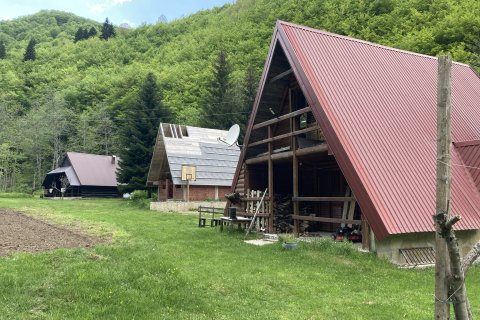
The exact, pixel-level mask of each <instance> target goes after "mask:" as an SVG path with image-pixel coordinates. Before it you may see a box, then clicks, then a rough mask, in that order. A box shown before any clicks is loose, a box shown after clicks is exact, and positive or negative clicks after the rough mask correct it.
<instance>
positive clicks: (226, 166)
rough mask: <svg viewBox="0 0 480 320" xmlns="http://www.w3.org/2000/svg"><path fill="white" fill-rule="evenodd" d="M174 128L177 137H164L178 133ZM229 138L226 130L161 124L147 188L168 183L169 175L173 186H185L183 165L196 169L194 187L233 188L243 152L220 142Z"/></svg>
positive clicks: (192, 182) (192, 183) (236, 147)
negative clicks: (221, 138) (166, 179)
mask: <svg viewBox="0 0 480 320" xmlns="http://www.w3.org/2000/svg"><path fill="white" fill-rule="evenodd" d="M173 126H175V127H176V133H177V134H173V135H176V137H168V135H170V134H165V133H166V132H167V133H171V132H172V131H173V130H175V129H174V128H173ZM172 128H173V129H172ZM179 128H180V129H179ZM181 128H183V133H184V134H182V130H181ZM185 133H186V134H185ZM226 134H227V131H225V130H216V129H206V128H198V127H191V126H178V125H171V124H168V123H162V124H160V127H159V132H158V135H157V142H156V145H155V149H154V154H153V156H152V162H151V164H150V171H149V174H148V179H147V184H148V185H152V184H155V182H157V181H159V180H160V179H165V177H166V176H167V174H168V173H170V175H171V178H172V180H173V183H174V184H176V185H181V184H186V181H182V179H181V173H182V172H181V171H182V165H194V166H196V168H197V179H196V181H191V182H190V184H191V185H212V186H231V184H232V179H233V175H234V174H235V168H236V166H237V162H238V158H239V156H240V149H239V147H238V146H228V145H226V144H225V143H223V142H221V141H218V138H219V137H225V136H226ZM165 158H166V161H165Z"/></svg>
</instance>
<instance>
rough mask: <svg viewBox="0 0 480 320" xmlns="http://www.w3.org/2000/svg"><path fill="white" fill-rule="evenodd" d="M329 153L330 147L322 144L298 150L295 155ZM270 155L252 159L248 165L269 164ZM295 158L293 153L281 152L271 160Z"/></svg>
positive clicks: (248, 161) (275, 154) (247, 161)
mask: <svg viewBox="0 0 480 320" xmlns="http://www.w3.org/2000/svg"><path fill="white" fill-rule="evenodd" d="M327 151H328V145H327V144H326V143H323V144H320V145H318V146H313V147H308V148H303V149H297V150H296V151H295V154H296V155H297V157H299V156H306V155H310V154H315V153H320V152H327ZM269 157H270V156H269V155H265V156H260V157H255V158H250V159H247V160H245V163H246V164H258V163H263V162H267V161H268V159H269ZM291 157H293V151H285V152H280V153H274V154H272V156H271V159H272V160H273V161H275V160H280V159H288V158H291Z"/></svg>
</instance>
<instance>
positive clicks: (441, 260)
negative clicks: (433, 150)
mask: <svg viewBox="0 0 480 320" xmlns="http://www.w3.org/2000/svg"><path fill="white" fill-rule="evenodd" d="M451 63H452V61H451V59H450V57H439V58H438V87H437V110H438V111H437V188H436V215H435V216H434V220H435V319H438V320H444V319H450V305H449V303H448V296H449V286H448V282H449V281H448V279H449V271H450V267H449V265H450V261H449V259H448V258H449V256H448V250H447V243H446V241H445V237H444V236H443V234H442V228H441V225H440V223H439V221H443V220H446V216H447V214H448V203H449V201H450V145H451V138H450V106H451V104H450V99H449V89H450V66H451ZM442 219H443V220H442Z"/></svg>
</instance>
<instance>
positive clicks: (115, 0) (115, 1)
mask: <svg viewBox="0 0 480 320" xmlns="http://www.w3.org/2000/svg"><path fill="white" fill-rule="evenodd" d="M125 2H132V0H112V4H113V5H117V4H119V5H122V4H124V3H125Z"/></svg>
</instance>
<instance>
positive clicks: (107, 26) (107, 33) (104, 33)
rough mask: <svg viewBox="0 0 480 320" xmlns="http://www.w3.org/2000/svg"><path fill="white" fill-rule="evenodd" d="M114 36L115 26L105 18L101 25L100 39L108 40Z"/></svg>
mask: <svg viewBox="0 0 480 320" xmlns="http://www.w3.org/2000/svg"><path fill="white" fill-rule="evenodd" d="M115 36H116V32H115V27H114V26H113V24H112V23H110V22H109V21H108V18H106V19H105V22H104V23H103V25H102V30H101V31H100V39H102V40H108V39H110V38H112V37H115Z"/></svg>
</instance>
